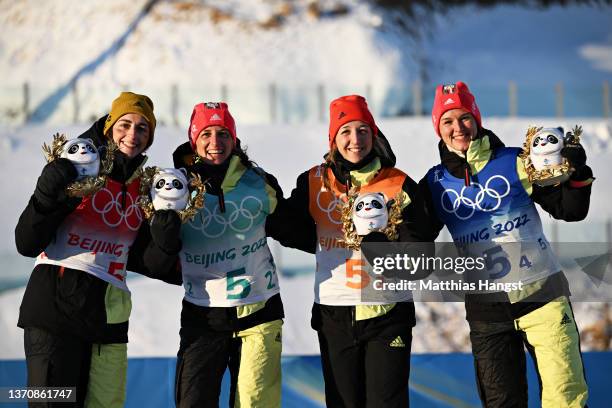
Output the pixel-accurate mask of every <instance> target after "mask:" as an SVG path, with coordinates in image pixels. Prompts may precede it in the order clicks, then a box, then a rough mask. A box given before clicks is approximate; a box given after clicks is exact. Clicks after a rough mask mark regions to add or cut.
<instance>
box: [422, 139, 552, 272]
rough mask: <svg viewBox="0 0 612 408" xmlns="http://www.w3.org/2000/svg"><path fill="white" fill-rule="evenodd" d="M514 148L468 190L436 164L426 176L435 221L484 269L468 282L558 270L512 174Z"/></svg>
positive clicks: (506, 150)
mask: <svg viewBox="0 0 612 408" xmlns="http://www.w3.org/2000/svg"><path fill="white" fill-rule="evenodd" d="M518 153H519V151H518V149H512V148H502V149H498V150H496V151H495V152H494V154H495V156H494V158H492V159H491V160H490V161H489V163H487V165H486V166H485V167H484V169H482V170H481V171H480V172H479V173H478V174H477V175H476V176H474V177H473V180H472V182H471V184H470V185H469V186H465V182H464V180H463V179H459V178H456V177H454V176H453V175H451V174H450V173H449V172H448V171H447V170H446V168H445V167H444V166H442V165H438V166H436V167H434V168H432V169H431V170H430V171H429V172H428V174H427V180H428V184H429V188H430V191H431V193H432V198H433V204H434V207H435V210H436V214H437V216H438V218H439V219H440V220H441V221H442V222H443V223H444V224H445V225H446V226H447V227H448V229H449V231H450V233H451V235H452V237H453V241H454V242H455V244H457V247H458V249H459V250H460V251H463V253H465V254H466V255H470V256H478V257H483V258H484V259H485V265H486V269H485V270H483V271H482V272H480V273H479V274H477V275H476V274H473V275H471V276H470V277H469V278H470V280H483V279H487V280H491V281H497V282H518V281H522V282H523V283H524V284H527V283H530V282H534V281H537V280H540V279H542V278H544V277H546V276H549V275H552V274H553V273H556V272H558V271H560V270H561V267H560V265H559V263H558V261H557V259H556V257H555V255H554V253H553V252H552V249H551V247H550V244H549V242H548V241H547V240H546V237H545V236H544V233H543V230H542V223H541V221H540V217H539V215H538V212H537V210H536V208H535V205H534V204H533V201H532V200H531V198H530V197H529V195H528V194H527V192H526V191H525V189H524V187H523V185H522V183H521V181H520V179H519V177H518V175H517V170H516V158H517V155H518Z"/></svg>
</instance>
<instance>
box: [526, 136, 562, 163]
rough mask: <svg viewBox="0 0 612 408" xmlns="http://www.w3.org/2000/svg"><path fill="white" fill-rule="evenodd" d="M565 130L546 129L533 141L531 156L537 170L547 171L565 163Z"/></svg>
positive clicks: (534, 137)
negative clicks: (563, 155) (563, 153)
mask: <svg viewBox="0 0 612 408" xmlns="http://www.w3.org/2000/svg"><path fill="white" fill-rule="evenodd" d="M563 146H564V141H563V129H562V128H544V129H542V130H540V131H539V132H538V133H536V134H535V135H534V136H533V139H531V147H530V153H529V156H530V157H531V162H532V163H533V167H535V169H536V170H538V171H540V170H545V169H546V168H548V167H551V166H557V165H560V164H561V163H562V162H563V157H561V149H563Z"/></svg>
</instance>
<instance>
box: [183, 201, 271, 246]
mask: <svg viewBox="0 0 612 408" xmlns="http://www.w3.org/2000/svg"><path fill="white" fill-rule="evenodd" d="M263 208H264V205H263V203H262V202H261V200H259V199H258V198H257V197H254V196H246V197H244V198H243V199H242V201H240V205H236V203H235V202H233V201H226V202H225V210H226V212H225V213H221V211H220V210H219V204H218V203H217V204H216V205H215V207H214V208H213V210H212V211H211V210H210V209H208V208H207V207H204V208H202V211H201V213H200V217H198V218H199V220H200V222H196V218H194V219H193V220H191V221H189V225H190V226H191V227H192V228H193V229H196V230H200V231H201V232H202V234H203V235H204V236H205V237H207V238H218V237H220V236H221V235H223V234H224V233H225V231H226V230H227V228H228V227H229V228H230V229H231V230H232V231H234V232H237V233H244V232H247V231H248V230H250V229H251V228H252V227H253V224H254V223H255V220H256V219H257V218H258V217H259V216H260V214H261V213H262V212H263Z"/></svg>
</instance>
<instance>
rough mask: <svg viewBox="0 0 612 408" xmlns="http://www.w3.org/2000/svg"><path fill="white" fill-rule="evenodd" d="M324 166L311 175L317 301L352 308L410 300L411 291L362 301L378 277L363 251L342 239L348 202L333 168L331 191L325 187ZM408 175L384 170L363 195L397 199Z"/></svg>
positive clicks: (310, 205) (387, 169)
mask: <svg viewBox="0 0 612 408" xmlns="http://www.w3.org/2000/svg"><path fill="white" fill-rule="evenodd" d="M323 171H325V169H324V168H323V167H322V166H316V167H313V168H312V169H311V170H310V173H309V177H308V178H309V188H308V190H309V194H310V197H309V211H310V215H311V216H312V218H313V219H314V221H315V223H316V227H317V247H316V259H317V270H316V273H315V302H316V303H319V304H324V305H336V306H342V305H344V306H350V305H360V304H388V303H397V302H404V301H407V300H410V299H411V298H412V294H411V293H410V292H409V291H398V292H396V293H390V292H389V291H387V292H385V293H384V295H385V300H384V301H380V302H368V301H363V300H362V295H363V291H364V290H365V289H366V288H370V287H371V286H372V285H373V283H374V279H376V275H374V274H373V273H371V272H370V271H371V267H370V266H369V265H366V261H365V259H363V258H362V257H361V253H360V251H352V250H349V249H347V248H346V247H345V246H344V244H343V242H342V239H343V237H344V234H343V233H342V222H341V221H340V218H341V213H340V211H341V210H340V209H341V206H342V204H343V202H345V201H346V200H347V197H346V194H345V193H343V192H342V191H343V189H344V186H343V185H341V184H340V183H339V182H338V181H337V180H336V178H335V177H334V174H333V172H332V170H331V169H327V171H328V172H329V179H330V185H331V186H332V191H327V190H325V189H324V188H323V179H322V172H323ZM405 179H406V174H405V173H403V172H402V171H400V170H398V169H395V168H384V169H381V170H380V171H379V172H378V174H377V175H376V176H375V177H374V178H373V179H372V180H371V181H370V182H369V183H367V184H365V185H362V186H361V188H360V192H361V193H366V192H382V193H384V194H385V195H386V196H387V197H395V196H396V195H397V194H398V193H399V192H401V191H402V186H403V184H404V180H405Z"/></svg>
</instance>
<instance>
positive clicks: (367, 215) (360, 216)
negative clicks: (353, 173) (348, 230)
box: [353, 193, 389, 235]
mask: <svg viewBox="0 0 612 408" xmlns="http://www.w3.org/2000/svg"><path fill="white" fill-rule="evenodd" d="M353 208H354V209H353V224H354V225H355V229H356V230H357V235H368V234H369V233H370V232H372V231H381V230H383V229H384V228H386V227H387V223H388V221H389V213H388V211H387V200H386V199H385V196H384V195H383V194H382V193H366V194H361V195H359V196H358V197H357V199H355V203H354V207H353Z"/></svg>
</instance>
